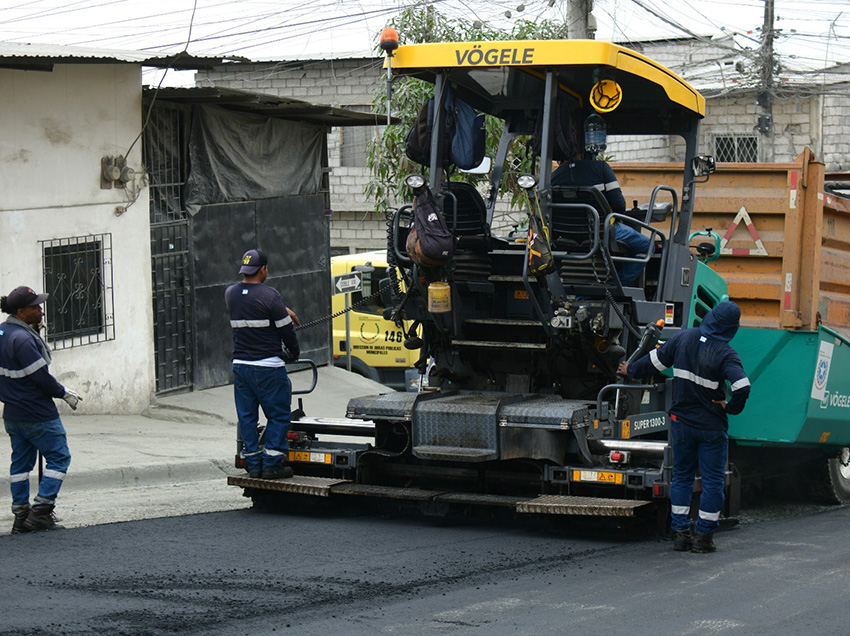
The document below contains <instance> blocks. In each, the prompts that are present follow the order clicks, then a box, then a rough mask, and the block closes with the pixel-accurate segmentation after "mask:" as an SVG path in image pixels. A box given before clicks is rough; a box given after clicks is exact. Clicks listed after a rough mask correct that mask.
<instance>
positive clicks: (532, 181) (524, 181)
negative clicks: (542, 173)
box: [516, 174, 537, 190]
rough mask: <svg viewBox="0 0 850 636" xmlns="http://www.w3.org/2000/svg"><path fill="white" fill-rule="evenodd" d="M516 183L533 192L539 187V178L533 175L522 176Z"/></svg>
mask: <svg viewBox="0 0 850 636" xmlns="http://www.w3.org/2000/svg"><path fill="white" fill-rule="evenodd" d="M516 183H517V185H518V186H519V187H520V188H522V189H523V190H531V188H533V187H534V186H536V185H537V177H535V176H534V175H533V174H521V175H519V177H517V180H516Z"/></svg>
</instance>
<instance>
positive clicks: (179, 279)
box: [143, 104, 194, 393]
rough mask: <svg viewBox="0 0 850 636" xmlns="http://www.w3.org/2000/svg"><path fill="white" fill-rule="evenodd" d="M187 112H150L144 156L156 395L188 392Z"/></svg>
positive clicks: (159, 107)
mask: <svg viewBox="0 0 850 636" xmlns="http://www.w3.org/2000/svg"><path fill="white" fill-rule="evenodd" d="M189 112H190V111H189V110H188V109H186V108H181V107H177V106H173V105H167V104H166V105H159V104H157V105H156V106H154V107H153V109H152V110H151V113H150V120H149V122H148V126H147V127H146V128H145V137H144V146H143V156H144V164H145V166H146V168H147V171H148V175H149V178H150V221H151V272H152V278H153V281H152V283H153V298H152V303H153V318H154V344H155V347H154V351H155V364H156V391H157V393H164V392H167V391H174V390H178V389H183V390H185V389H190V388H192V374H193V364H192V363H193V359H194V355H193V347H192V296H191V289H192V284H191V269H190V267H191V260H190V258H189V247H190V246H189V220H188V214H187V213H186V211H185V210H184V209H183V207H182V203H181V193H182V190H183V187H184V185H185V183H186V178H187V175H188V157H187V147H186V138H187V131H188V126H189Z"/></svg>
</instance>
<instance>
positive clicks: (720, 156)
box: [714, 135, 759, 163]
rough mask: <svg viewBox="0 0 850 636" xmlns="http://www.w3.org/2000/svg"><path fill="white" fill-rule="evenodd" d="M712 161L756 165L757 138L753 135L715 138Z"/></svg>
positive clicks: (757, 157) (757, 153)
mask: <svg viewBox="0 0 850 636" xmlns="http://www.w3.org/2000/svg"><path fill="white" fill-rule="evenodd" d="M714 159H715V161H718V162H721V161H722V162H726V163H756V162H758V160H759V138H758V137H756V136H754V135H752V136H750V135H746V136H738V135H736V136H732V135H730V136H717V137H715V138H714Z"/></svg>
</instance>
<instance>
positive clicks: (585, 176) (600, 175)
mask: <svg viewBox="0 0 850 636" xmlns="http://www.w3.org/2000/svg"><path fill="white" fill-rule="evenodd" d="M597 117H598V116H597ZM599 120H600V121H601V118H599ZM570 136H571V137H572V135H570ZM566 143H567V145H568V147H570V149H571V154H572V159H569V160H567V161H563V162H561V165H560V166H558V169H557V170H555V172H553V173H552V187H555V186H591V187H594V188H597V189H598V190H599V191H600V192H602V194H603V195H604V196H605V199H606V200H607V201H608V205H609V206H610V207H611V212H616V213H618V214H625V212H626V199H625V198H624V197H623V191H622V190H621V189H620V184H619V182H618V181H617V177H616V175H615V174H614V171H613V170H612V169H611V166H609V165H608V163H607V162H605V161H602V160H601V159H593V158H592V157H593V156H595V155H596V154H597V153H599V152H602V151H604V150H605V148H606V147H607V143H606V135H605V129H604V128H602V129H601V130H597V131H595V132H594V134H593V137H591V136H590V134H588V135H586V138H585V146H584V148H585V150H584V153H582V152H581V151H580V150H579V149H578V145H577V144H575V143H574V142H573V141H572V140H567V142H566ZM568 156H569V155H568ZM585 157H586V158H585ZM614 235H615V238H616V240H617V241H618V242H619V243H622V244H624V245H625V246H626V249H627V253H628V256H630V257H632V258H636V257H639V256H646V255H647V254H648V253H649V252H650V249H651V247H652V245H651V241H650V240H649V237H648V236H646V235H645V234H642V233H641V232H638V231H637V230H636V229H634V228H633V227H631V226H629V225H626V224H625V223H622V222H620V221H616V222H615V223H614ZM645 265H646V264H645V263H630V262H621V263H617V273H618V274H619V276H620V282H621V283H622V284H623V285H624V286H626V287H630V286H634V285H635V284H637V282H638V277H639V276H640V274H641V272H642V271H643V268H644V266H645Z"/></svg>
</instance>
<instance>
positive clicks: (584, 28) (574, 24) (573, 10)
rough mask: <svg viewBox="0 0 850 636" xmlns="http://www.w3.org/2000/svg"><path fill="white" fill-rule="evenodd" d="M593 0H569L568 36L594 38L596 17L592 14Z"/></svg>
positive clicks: (571, 37) (573, 38)
mask: <svg viewBox="0 0 850 636" xmlns="http://www.w3.org/2000/svg"><path fill="white" fill-rule="evenodd" d="M591 11H593V0H567V36H568V37H569V38H570V39H571V40H592V39H594V37H595V35H596V18H594V17H593V15H592V14H591Z"/></svg>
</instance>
